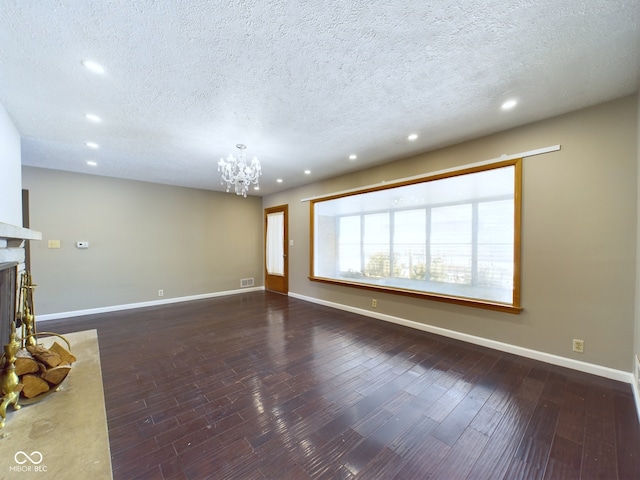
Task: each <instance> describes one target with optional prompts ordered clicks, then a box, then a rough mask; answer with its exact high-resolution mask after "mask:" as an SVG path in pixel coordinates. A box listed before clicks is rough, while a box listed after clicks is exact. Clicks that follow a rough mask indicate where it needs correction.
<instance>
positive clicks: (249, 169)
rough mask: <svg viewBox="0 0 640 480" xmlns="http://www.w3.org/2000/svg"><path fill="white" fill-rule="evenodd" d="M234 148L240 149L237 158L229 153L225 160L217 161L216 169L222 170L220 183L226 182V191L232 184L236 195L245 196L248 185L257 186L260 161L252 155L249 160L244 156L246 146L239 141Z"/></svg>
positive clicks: (260, 172) (260, 169)
mask: <svg viewBox="0 0 640 480" xmlns="http://www.w3.org/2000/svg"><path fill="white" fill-rule="evenodd" d="M236 148H237V149H238V150H240V154H239V155H238V157H237V158H236V157H234V156H233V155H232V154H229V156H228V157H227V159H226V160H225V159H223V158H221V159H220V161H219V162H218V171H219V172H222V178H221V180H220V183H221V184H222V185H224V184H225V183H226V184H227V192H229V190H230V189H231V186H232V185H233V186H234V187H235V191H236V195H242V196H243V197H245V198H246V197H247V190H248V189H249V186H250V185H251V184H255V185H256V187H257V186H258V180H259V177H260V175H262V168H261V167H260V161H259V160H258V159H257V158H256V157H253V159H251V161H249V160H248V159H247V158H246V156H245V152H244V151H245V149H246V148H247V147H246V145H243V144H241V143H239V144H237V145H236Z"/></svg>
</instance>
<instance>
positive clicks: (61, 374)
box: [42, 365, 71, 385]
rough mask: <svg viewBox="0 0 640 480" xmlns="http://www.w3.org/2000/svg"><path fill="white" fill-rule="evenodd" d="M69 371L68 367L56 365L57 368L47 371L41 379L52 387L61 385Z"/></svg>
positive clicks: (69, 367)
mask: <svg viewBox="0 0 640 480" xmlns="http://www.w3.org/2000/svg"><path fill="white" fill-rule="evenodd" d="M70 371H71V366H70V365H58V366H57V367H53V368H50V369H49V370H47V372H46V373H44V374H43V375H42V378H43V379H45V380H46V381H47V382H49V383H51V384H52V385H58V384H60V383H62V381H63V380H64V379H65V378H66V376H67V375H68V373H69V372H70Z"/></svg>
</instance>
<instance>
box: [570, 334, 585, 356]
mask: <svg viewBox="0 0 640 480" xmlns="http://www.w3.org/2000/svg"><path fill="white" fill-rule="evenodd" d="M573 351H574V352H578V353H584V340H578V339H577V338H574V339H573Z"/></svg>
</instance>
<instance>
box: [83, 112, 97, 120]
mask: <svg viewBox="0 0 640 480" xmlns="http://www.w3.org/2000/svg"><path fill="white" fill-rule="evenodd" d="M84 118H86V119H87V120H91V121H92V122H99V121H100V117H99V116H98V115H94V114H93V113H87V114H86V115H85V116H84Z"/></svg>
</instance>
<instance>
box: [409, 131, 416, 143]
mask: <svg viewBox="0 0 640 480" xmlns="http://www.w3.org/2000/svg"><path fill="white" fill-rule="evenodd" d="M417 138H418V134H417V133H412V134H411V135H409V136H408V137H407V140H409V141H410V142H413V141H414V140H416V139H417Z"/></svg>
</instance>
